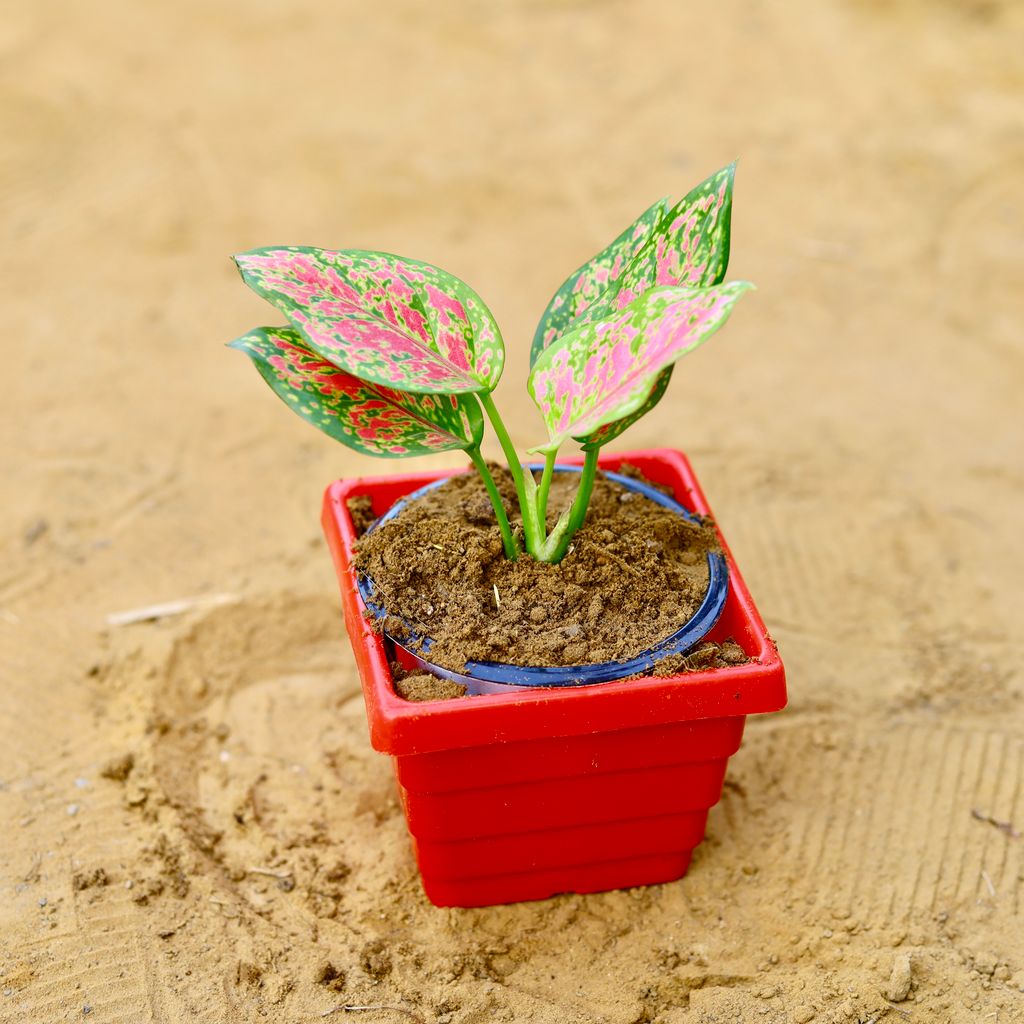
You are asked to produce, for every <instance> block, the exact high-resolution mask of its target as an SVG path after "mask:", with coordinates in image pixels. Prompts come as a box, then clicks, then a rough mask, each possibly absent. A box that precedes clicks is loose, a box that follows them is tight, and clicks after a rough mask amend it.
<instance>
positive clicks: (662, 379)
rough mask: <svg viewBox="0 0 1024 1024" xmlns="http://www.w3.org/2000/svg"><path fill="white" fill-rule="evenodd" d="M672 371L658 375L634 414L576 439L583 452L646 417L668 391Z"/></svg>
mask: <svg viewBox="0 0 1024 1024" xmlns="http://www.w3.org/2000/svg"><path fill="white" fill-rule="evenodd" d="M674 369H675V366H669V367H667V368H666V369H664V370H662V371H661V373H659V374H658V376H657V377H656V378H655V380H654V386H653V387H652V388H651V393H650V394H649V395H648V396H647V398H646V399H644V402H643V404H642V405H641V406H640V407H639V408H638V409H637V410H636V411H635V412H631V413H630V414H629V415H628V416H622V417H621V418H619V419H617V420H612V422H611V423H606V424H605V425H604V426H603V427H598V428H597V430H595V431H593V432H592V433H590V434H588V435H587V436H586V437H577V438H576V440H577V441H579V443H580V444H581V445H582V446H583V450H584V451H590V450H591V449H592V448H600V447H602V446H603V445H606V444H607V443H608V442H609V441H614V440H615V438H617V437H618V436H619V434H621V433H623V432H624V431H626V430H628V429H629V428H630V427H631V426H633V424H634V423H636V421H637V420H639V419H642V418H643V417H644V416H646V415H647V414H648V413H649V412H650V411H651V410H652V409H653V408H654V407H655V406H656V405H657V404H658V403H659V402H660V401H661V400H662V398H664V397H665V392H666V391H667V390H668V385H669V382H670V381H671V380H672V371H673V370H674Z"/></svg>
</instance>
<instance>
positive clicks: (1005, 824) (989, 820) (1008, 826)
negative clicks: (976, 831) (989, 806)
mask: <svg viewBox="0 0 1024 1024" xmlns="http://www.w3.org/2000/svg"><path fill="white" fill-rule="evenodd" d="M971 817H972V818H976V819H977V820H978V821H984V822H985V823H986V824H988V825H993V826H995V828H997V829H999V831H1000V832H1004V833H1006V835H1008V836H1009V837H1010V838H1011V839H1020V832H1018V831H1017V829H1015V828H1014V827H1013V822H1012V821H1000V820H999V819H998V818H993V817H992V815H991V814H986V813H985V812H984V811H979V810H978V808H977V807H972V808H971Z"/></svg>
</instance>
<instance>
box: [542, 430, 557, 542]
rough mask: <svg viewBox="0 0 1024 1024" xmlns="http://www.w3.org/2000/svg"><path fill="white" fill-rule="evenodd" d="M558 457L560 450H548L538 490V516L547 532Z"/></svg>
mask: <svg viewBox="0 0 1024 1024" xmlns="http://www.w3.org/2000/svg"><path fill="white" fill-rule="evenodd" d="M557 457H558V450H557V449H556V450H555V451H553V452H548V453H547V455H545V456H544V472H543V474H542V475H541V478H540V490H539V491H538V492H537V518H538V519H539V520H540V522H541V526H542V527H543V528H544V532H545V533H547V525H548V491H550V490H551V477H552V475H553V473H554V471H555V459H556V458H557Z"/></svg>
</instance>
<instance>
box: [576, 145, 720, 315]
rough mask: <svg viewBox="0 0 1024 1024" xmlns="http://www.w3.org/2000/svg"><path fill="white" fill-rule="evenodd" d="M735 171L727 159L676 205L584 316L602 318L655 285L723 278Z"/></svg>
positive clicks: (713, 281)
mask: <svg viewBox="0 0 1024 1024" xmlns="http://www.w3.org/2000/svg"><path fill="white" fill-rule="evenodd" d="M735 177H736V165H735V164H734V163H733V164H729V165H728V167H723V168H722V169H721V170H720V171H717V172H716V173H715V174H712V175H711V177H710V178H707V179H705V180H704V181H702V182H701V183H700V184H699V185H698V186H697V187H696V188H695V189H693V190H692V191H691V192H689V193H688V194H687V195H686V196H684V197H683V199H681V200H680V201H679V202H678V203H677V204H676V205H675V206H673V207H672V209H671V210H669V211H668V213H666V214H665V215H664V216H663V217H662V218H661V220H660V221H659V222H658V224H657V226H656V227H655V229H654V230H653V231H652V232H651V234H650V235H649V236H648V238H647V240H646V241H645V242H644V244H643V245H642V246H641V247H640V248H639V249H638V250H637V252H636V254H635V255H634V256H633V259H632V260H631V261H630V264H629V266H628V267H626V268H625V269H624V270H623V272H622V273H621V274H620V275H619V277H618V278H617V279H616V281H615V282H614V284H613V285H612V287H611V288H609V289H608V290H607V291H606V292H605V293H604V294H603V295H601V296H600V298H599V299H598V300H597V301H595V302H593V303H591V304H590V306H588V307H587V309H586V310H584V312H583V313H582V314H581V315H580V317H579V319H580V321H581V322H588V321H589V322H594V321H597V320H603V319H604V318H605V317H606V316H607V315H608V314H609V313H610V312H612V311H614V310H619V309H624V308H625V307H626V306H628V305H629V304H630V303H631V302H633V301H634V300H635V299H638V298H639V297H640V296H641V295H643V294H644V292H647V291H649V290H650V289H652V288H660V287H664V286H666V285H691V286H693V287H707V286H708V285H714V284H719V283H721V282H722V281H723V280H724V279H725V272H726V268H727V267H728V265H729V244H730V235H731V225H732V192H733V182H734V180H735Z"/></svg>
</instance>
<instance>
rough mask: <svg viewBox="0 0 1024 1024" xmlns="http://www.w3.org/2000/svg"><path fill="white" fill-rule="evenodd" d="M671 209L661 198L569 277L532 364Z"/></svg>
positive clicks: (541, 326)
mask: <svg viewBox="0 0 1024 1024" xmlns="http://www.w3.org/2000/svg"><path fill="white" fill-rule="evenodd" d="M667 209H668V200H667V199H662V200H659V201H658V202H657V203H655V204H654V205H653V206H652V207H650V209H648V210H645V211H644V212H643V213H642V214H640V216H639V217H638V218H637V219H636V220H635V221H634V222H633V223H632V224H630V226H629V227H628V228H626V230H625V231H623V232H622V234H621V235H619V237H618V238H616V239H615V241H614V242H612V243H611V244H610V245H608V246H607V247H606V248H605V249H602V250H601V252H599V253H598V254H597V255H596V256H595V257H594V258H593V259H590V260H588V261H587V262H586V263H584V264H583V266H582V267H580V268H579V269H578V270H576V271H575V272H574V273H572V274H570V275H569V277H568V278H566V280H565V281H564V282H563V283H562V286H561V287H560V288H559V289H558V291H557V292H555V294H554V296H553V297H552V299H551V301H550V302H549V303H548V308H547V309H545V310H544V314H543V315H542V316H541V318H540V323H538V324H537V330H536V331H535V332H534V335H533V345H532V346H531V348H530V365H531V366H533V364H534V363H535V362H536V361H537V357H538V356H539V355H540V354H541V352H543V351H544V349H546V348H547V347H548V345H550V344H552V343H553V342H554V341H556V340H557V339H558V338H559V337H561V336H562V335H563V334H564V333H565V332H566V331H567V330H569V329H570V328H571V326H572V322H573V321H574V320H575V319H576V318H577V317H578V316H580V315H581V314H582V313H583V312H584V311H585V310H586V309H587V307H588V306H590V305H591V304H592V303H593V302H595V301H596V300H597V299H599V298H600V297H601V296H602V295H604V293H605V292H607V291H608V290H609V289H610V288H611V287H612V286H613V285H614V284H615V282H616V281H618V279H619V277H620V276H621V275H622V272H623V271H624V270H625V269H626V267H627V266H629V263H630V261H631V260H632V259H633V257H634V256H635V255H636V253H637V251H638V250H639V249H640V248H641V247H642V246H643V244H644V243H645V242H646V241H647V239H648V238H649V237H650V236H651V233H652V232H653V231H654V229H655V227H656V226H657V224H658V221H659V220H660V219H661V217H662V215H663V214H664V213H665V211H666V210H667Z"/></svg>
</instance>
